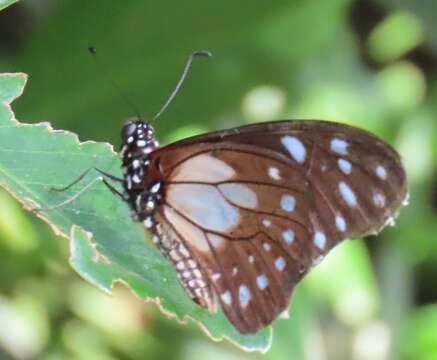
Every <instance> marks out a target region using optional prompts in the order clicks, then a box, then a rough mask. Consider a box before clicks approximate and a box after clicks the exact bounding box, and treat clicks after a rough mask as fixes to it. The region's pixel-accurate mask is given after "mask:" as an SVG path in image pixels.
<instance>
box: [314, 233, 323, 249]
mask: <svg viewBox="0 0 437 360" xmlns="http://www.w3.org/2000/svg"><path fill="white" fill-rule="evenodd" d="M314 244H315V245H316V246H317V247H318V248H319V249H322V250H323V249H324V248H325V245H326V236H325V234H324V233H323V232H321V231H317V232H316V233H315V234H314Z"/></svg>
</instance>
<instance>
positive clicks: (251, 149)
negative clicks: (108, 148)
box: [122, 120, 407, 333]
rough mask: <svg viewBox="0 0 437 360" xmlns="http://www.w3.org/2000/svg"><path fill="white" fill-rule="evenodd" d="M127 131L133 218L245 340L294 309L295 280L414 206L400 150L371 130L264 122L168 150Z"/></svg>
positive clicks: (135, 124)
mask: <svg viewBox="0 0 437 360" xmlns="http://www.w3.org/2000/svg"><path fill="white" fill-rule="evenodd" d="M154 134H155V133H154V129H153V127H152V126H151V125H150V124H148V123H146V122H143V121H141V120H134V121H130V122H128V123H127V124H126V125H125V126H124V128H123V135H122V138H123V143H124V147H123V151H122V159H123V172H124V182H123V185H124V190H125V194H127V198H126V200H127V202H128V203H129V204H130V206H131V208H132V210H133V212H134V214H135V218H136V219H137V220H139V221H142V222H143V224H144V226H145V227H146V228H147V229H149V230H150V231H151V232H152V234H153V241H154V243H155V244H156V246H157V247H158V248H159V249H160V250H161V251H162V253H163V254H164V255H165V256H166V257H167V258H168V259H169V260H170V261H171V262H172V263H173V265H174V266H175V268H176V271H177V275H178V278H179V280H180V283H181V284H182V286H183V287H184V288H185V290H186V292H187V293H188V295H189V296H190V297H191V298H192V299H193V300H194V301H195V302H196V303H197V304H199V305H200V306H201V307H204V308H206V309H208V310H209V311H215V310H216V309H217V306H218V305H219V304H220V305H221V307H222V309H223V311H224V313H225V314H226V316H227V317H228V319H229V320H230V322H231V323H232V324H233V325H234V326H235V327H236V328H237V329H238V331H240V332H241V333H255V332H256V331H258V330H259V329H261V328H263V327H264V326H266V325H268V324H270V323H271V322H272V321H273V320H274V319H275V318H276V317H277V316H278V315H279V314H281V313H282V312H283V311H284V309H286V308H287V306H288V304H289V301H290V297H291V295H292V292H293V290H294V288H295V286H296V284H297V283H298V282H299V281H300V280H301V279H302V278H303V277H304V275H305V274H307V273H308V271H309V270H310V269H311V267H312V266H313V265H314V264H316V263H318V262H319V261H320V258H322V257H323V256H325V255H326V254H327V253H328V252H329V250H330V249H332V248H333V247H334V246H335V245H337V244H338V243H339V242H340V241H342V240H344V239H346V238H357V237H363V236H365V235H369V234H376V233H378V232H379V231H380V230H381V229H382V228H383V227H384V226H385V225H386V224H388V223H390V222H392V221H393V219H394V217H395V216H396V213H397V211H398V209H399V208H400V207H401V206H402V205H403V204H405V201H406V196H407V186H406V177H405V172H404V169H403V166H402V163H401V160H400V157H399V155H398V154H397V153H396V151H395V150H393V149H392V148H391V147H390V146H389V145H388V144H386V143H384V142H383V141H381V140H380V139H378V138H376V137H375V136H373V135H371V134H370V133H368V132H366V131H364V130H360V129H357V128H354V127H351V126H347V125H343V124H338V123H333V122H327V121H315V120H313V121H311V120H305V121H304V120H301V121H298V120H286V121H274V122H266V123H260V124H254V125H247V126H242V127H237V128H234V129H229V130H223V131H217V132H211V133H208V134H205V135H200V136H195V137H192V138H188V139H185V140H181V141H179V142H176V143H173V144H170V145H167V146H163V147H159V144H158V142H157V141H156V139H155V135H154Z"/></svg>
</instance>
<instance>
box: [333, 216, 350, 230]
mask: <svg viewBox="0 0 437 360" xmlns="http://www.w3.org/2000/svg"><path fill="white" fill-rule="evenodd" d="M335 226H337V229H338V230H340V231H341V232H345V231H346V227H347V226H346V220H345V219H344V218H343V217H342V216H339V215H337V216H336V217H335Z"/></svg>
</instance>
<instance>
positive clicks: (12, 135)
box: [0, 74, 271, 351]
mask: <svg viewBox="0 0 437 360" xmlns="http://www.w3.org/2000/svg"><path fill="white" fill-rule="evenodd" d="M25 83H26V75H24V74H3V75H0V100H1V101H2V103H3V106H1V107H0V144H1V145H0V186H2V187H4V188H5V189H6V190H7V191H8V192H9V193H11V194H12V195H13V196H14V197H15V198H17V199H18V200H19V201H20V202H21V203H22V204H23V205H24V206H25V208H27V209H33V208H35V207H41V208H47V207H50V206H53V205H54V204H58V203H61V202H63V201H65V200H66V199H69V198H71V196H73V195H74V194H76V193H77V192H78V191H80V190H81V189H84V187H85V186H87V185H88V184H94V185H93V186H91V187H90V188H89V189H88V190H87V191H85V192H83V194H82V195H81V196H79V197H78V198H77V199H76V200H75V201H73V202H71V203H69V204H67V205H65V206H62V207H60V208H57V209H55V210H51V211H40V212H37V213H36V214H37V216H39V217H40V218H41V219H43V220H44V221H46V222H47V223H48V224H49V225H50V226H51V227H52V229H53V230H54V231H55V233H57V234H59V235H62V236H64V237H68V238H70V241H71V265H72V266H73V268H74V269H75V270H76V271H77V272H78V273H79V274H80V275H81V276H82V277H83V278H84V279H86V280H87V281H89V282H91V283H92V284H94V285H95V286H97V287H98V288H100V289H102V290H104V291H106V292H108V293H111V291H112V286H113V284H114V282H122V283H124V284H125V285H126V286H128V287H129V288H130V289H132V291H133V292H134V293H135V294H136V295H137V296H138V297H139V298H140V299H143V300H145V301H154V302H155V303H157V304H158V305H159V308H160V309H161V310H162V312H163V313H164V314H166V315H167V316H169V317H177V318H178V319H180V320H183V321H186V320H188V319H193V320H195V321H197V322H198V323H199V324H200V326H201V328H202V329H203V330H204V331H205V332H206V333H207V334H208V335H209V336H210V337H211V338H213V339H214V340H221V339H224V338H226V339H228V340H230V341H232V342H233V343H235V344H237V345H239V346H240V347H242V348H244V349H245V350H248V351H253V350H258V351H267V349H268V348H269V346H270V343H271V329H270V328H267V329H264V330H263V331H261V332H259V333H258V334H256V335H251V336H245V335H241V334H239V333H238V332H237V331H236V330H235V328H234V327H233V326H232V325H231V324H230V323H229V322H228V320H227V319H226V317H225V316H224V314H223V313H222V312H218V313H217V314H211V313H209V312H208V311H206V310H204V309H201V308H200V307H198V306H197V305H196V304H194V302H192V301H191V300H190V299H189V297H188V296H187V295H186V294H185V292H184V290H183V289H182V288H181V286H180V285H179V283H178V281H177V279H176V273H175V270H174V268H173V266H171V265H170V263H169V262H168V261H167V260H166V259H164V257H163V256H162V255H161V254H160V253H159V251H157V249H156V248H155V247H154V246H153V245H151V244H149V242H148V241H146V240H145V236H144V230H143V228H142V226H141V225H139V224H137V223H134V222H133V221H132V220H131V217H130V212H129V209H128V206H127V205H126V204H125V203H124V202H122V201H120V200H119V199H118V198H116V197H115V196H114V195H112V194H111V193H110V192H109V191H108V190H107V189H106V188H105V186H104V185H103V184H102V183H101V182H97V181H96V179H97V178H98V174H96V173H95V172H93V171H91V172H90V173H89V174H88V175H87V176H85V178H84V179H82V180H81V181H80V182H79V183H78V184H76V185H75V186H73V187H72V188H71V189H69V190H68V191H65V192H56V191H53V190H51V187H62V186H64V185H66V184H68V183H70V182H71V181H72V180H74V179H75V178H77V176H78V175H80V174H81V173H82V172H83V171H84V170H86V169H88V168H89V167H91V166H96V167H98V168H100V169H102V170H104V171H107V172H110V173H112V174H114V175H118V176H121V174H120V165H121V162H120V159H119V157H118V155H117V154H116V153H115V152H114V150H113V148H112V146H111V145H109V144H104V143H96V142H84V143H80V142H79V140H78V137H77V136H76V135H75V134H73V133H69V132H66V131H59V130H53V129H52V128H51V127H50V125H49V124H47V123H40V124H35V125H30V124H21V123H19V122H17V121H16V120H15V118H14V114H13V112H12V110H11V108H10V103H11V102H12V101H13V100H14V99H15V98H17V97H18V96H19V95H20V94H21V92H22V90H23V88H24V85H25Z"/></svg>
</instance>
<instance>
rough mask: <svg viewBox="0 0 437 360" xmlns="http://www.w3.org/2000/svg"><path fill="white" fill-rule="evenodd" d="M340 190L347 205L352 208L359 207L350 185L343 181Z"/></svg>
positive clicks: (339, 185)
mask: <svg viewBox="0 0 437 360" xmlns="http://www.w3.org/2000/svg"><path fill="white" fill-rule="evenodd" d="M338 189H339V190H340V194H341V196H342V197H343V200H344V201H345V202H346V204H348V205H349V206H350V207H355V206H357V198H356V196H355V193H354V192H353V191H352V189H351V188H350V187H349V185H347V184H346V183H345V182H343V181H341V182H340V183H339V184H338Z"/></svg>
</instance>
